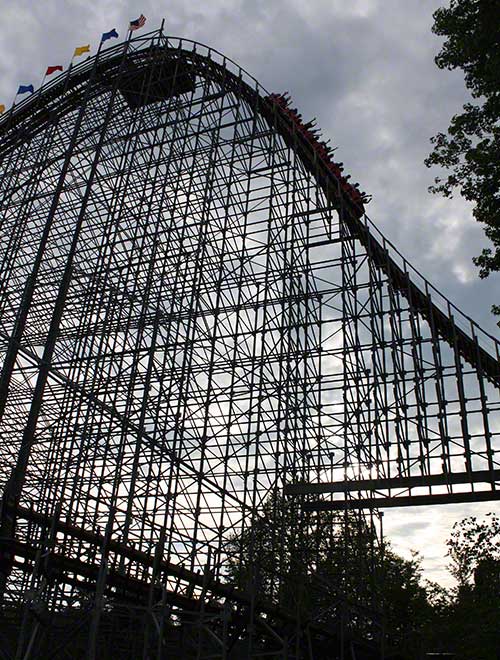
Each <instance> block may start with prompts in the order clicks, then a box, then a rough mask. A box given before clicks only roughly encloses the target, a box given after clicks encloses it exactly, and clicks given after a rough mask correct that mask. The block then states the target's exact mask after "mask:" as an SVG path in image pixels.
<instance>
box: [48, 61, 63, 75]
mask: <svg viewBox="0 0 500 660" xmlns="http://www.w3.org/2000/svg"><path fill="white" fill-rule="evenodd" d="M62 70H63V68H62V66H61V65H60V64H58V65H57V66H48V67H47V71H46V72H45V75H46V76H50V74H51V73H54V71H62Z"/></svg>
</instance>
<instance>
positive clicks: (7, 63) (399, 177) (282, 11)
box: [0, 0, 500, 583]
mask: <svg viewBox="0 0 500 660" xmlns="http://www.w3.org/2000/svg"><path fill="white" fill-rule="evenodd" d="M444 1H445V0H441V1H440V0H405V2H401V0H351V1H350V3H346V2H345V0H307V2H306V1H305V0H206V1H205V2H203V3H195V2H193V3H190V2H186V0H169V1H168V2H165V3H162V2H159V1H158V0H155V2H151V0H142V2H140V3H137V2H135V3H133V2H131V1H128V0H127V1H125V0H113V1H111V0H104V1H101V0H98V1H97V0H96V1H94V2H88V0H85V1H83V0H65V1H63V0H45V1H44V2H42V3H40V2H34V1H33V0H15V2H14V1H13V0H4V2H3V3H2V5H3V6H2V23H3V30H2V39H1V41H0V103H4V104H5V105H6V106H7V107H8V106H10V104H11V101H12V97H13V95H14V93H15V90H16V89H17V86H18V85H19V84H29V83H32V84H34V85H35V87H37V86H38V84H39V82H40V80H41V77H42V74H43V71H44V70H45V68H46V66H47V65H54V64H64V65H66V64H68V62H69V59H70V58H71V55H72V52H73V49H74V47H75V46H79V45H83V44H87V43H89V42H90V44H91V47H92V50H93V51H95V49H96V47H97V44H98V40H99V37H100V34H101V33H102V32H104V31H108V30H110V29H111V28H116V29H117V30H118V32H119V33H120V34H121V35H122V36H123V35H124V34H125V32H126V26H127V23H128V21H129V20H130V19H134V18H137V17H138V15H139V14H140V13H141V12H142V13H143V14H145V15H146V17H147V28H149V29H153V28H154V27H156V26H159V24H160V22H161V19H162V18H165V21H166V31H167V33H168V34H171V35H173V36H183V37H187V38H190V39H194V40H197V41H200V42H202V43H205V44H207V45H210V46H212V47H214V48H216V49H217V50H219V51H222V52H223V53H224V54H225V55H227V56H228V57H230V58H232V59H233V60H236V61H237V62H238V63H239V64H240V65H241V66H242V67H243V68H245V69H246V70H247V71H248V72H249V73H251V74H252V75H254V76H255V77H256V78H257V79H258V80H259V82H260V83H261V84H262V85H263V86H264V87H265V88H267V89H268V90H270V91H283V90H289V91H290V93H291V95H292V97H293V99H294V105H296V106H297V107H298V108H299V110H300V112H301V113H302V114H303V116H304V117H305V118H309V117H312V116H316V117H317V118H318V125H319V126H320V127H321V128H322V129H323V133H324V135H325V136H326V137H330V138H331V139H332V143H334V144H335V145H337V146H338V152H337V155H338V157H339V159H340V160H342V161H343V162H344V163H345V165H346V171H347V172H350V173H351V174H352V177H353V179H354V180H357V181H359V182H360V183H361V187H362V189H364V190H366V191H367V192H369V193H371V194H373V202H372V203H371V204H370V206H369V207H368V213H369V215H370V217H371V218H372V220H373V221H374V222H375V223H376V224H377V225H378V227H379V228H380V229H381V230H382V231H383V232H384V234H385V235H386V236H387V237H388V238H389V239H390V240H391V241H392V242H393V243H395V244H396V245H397V246H398V248H399V250H400V251H401V252H402V253H403V254H404V255H405V256H406V257H407V258H408V260H409V261H410V262H411V263H412V264H413V265H414V266H415V267H417V268H418V269H419V270H421V272H422V273H423V274H424V275H425V276H426V277H427V278H428V279H429V280H430V281H431V282H433V284H434V285H435V286H437V288H439V289H440V290H441V291H442V292H443V293H444V294H445V295H447V296H448V297H449V298H450V299H451V300H452V301H453V302H454V303H455V304H457V306H458V307H459V308H461V309H462V311H463V312H464V313H465V314H467V315H469V316H471V317H473V318H474V319H476V320H477V321H478V322H479V323H480V324H481V325H482V326H483V327H484V328H485V329H486V330H488V331H490V332H491V333H493V334H497V335H498V328H497V327H496V325H495V322H494V318H493V317H492V316H491V314H490V311H489V310H490V307H491V305H492V303H499V302H500V295H498V293H499V292H500V276H497V278H496V279H495V278H490V279H489V280H485V281H480V280H479V279H478V277H477V271H476V269H475V267H474V266H473V264H472V261H471V259H472V257H473V256H474V255H476V254H478V253H479V252H480V250H481V249H482V247H483V246H485V245H486V241H485V239H484V238H483V234H482V230H481V228H480V227H479V225H477V223H475V221H474V220H473V219H472V216H471V209H470V207H469V206H468V205H467V204H466V203H465V202H464V201H463V200H461V199H460V198H458V199H453V200H444V199H441V198H437V197H434V196H432V195H430V194H429V193H428V192H427V187H428V186H429V184H430V183H432V179H433V176H434V173H433V172H430V171H429V170H427V169H426V167H425V166H424V164H423V160H424V158H425V157H426V155H427V154H428V152H429V150H430V144H429V138H430V136H431V135H433V134H435V133H436V132H437V131H439V130H445V129H446V127H447V126H448V123H449V119H450V117H451V116H452V115H453V114H454V113H455V112H457V111H458V110H459V109H460V107H461V105H462V103H463V102H464V101H465V100H467V98H468V95H467V92H466V90H465V88H464V84H463V78H462V76H461V74H460V73H458V72H443V71H440V70H439V69H437V67H436V66H435V64H434V56H435V54H436V53H437V52H438V50H439V48H440V44H441V40H440V39H439V38H438V37H436V36H434V35H433V34H432V33H431V26H432V22H433V21H432V13H433V11H434V10H435V9H436V8H437V7H439V6H440V5H441V4H443V3H444ZM473 508H474V512H475V513H480V512H484V511H487V510H494V509H495V508H496V509H497V510H498V506H497V505H495V504H494V503H491V504H485V505H480V506H478V505H475V507H472V506H468V507H467V506H461V505H453V506H447V507H437V508H434V509H432V511H431V510H429V509H427V508H424V507H422V508H420V509H419V510H409V509H408V510H404V511H401V510H399V511H397V512H396V511H391V510H388V511H387V513H386V515H385V528H386V530H387V532H388V535H389V537H391V538H392V539H393V541H394V544H395V546H396V548H397V549H398V550H399V551H401V552H403V553H407V552H408V551H409V549H410V548H411V547H413V548H415V549H417V550H419V551H420V552H421V553H422V554H423V555H424V557H425V562H424V565H425V568H426V571H427V575H428V576H429V577H431V578H432V579H439V580H440V581H442V582H448V583H449V581H450V580H449V577H448V575H447V573H446V570H445V569H444V566H445V559H444V557H443V555H444V552H445V546H444V538H445V537H446V536H447V534H448V533H449V530H450V528H451V525H452V524H453V521H455V520H457V519H458V518H460V517H462V516H463V515H468V514H471V513H472V509H473Z"/></svg>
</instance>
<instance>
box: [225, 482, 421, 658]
mask: <svg viewBox="0 0 500 660" xmlns="http://www.w3.org/2000/svg"><path fill="white" fill-rule="evenodd" d="M229 554H230V559H229V560H228V564H227V572H228V578H229V579H230V581H232V582H233V583H235V584H236V585H237V586H238V587H239V588H240V589H245V590H248V589H254V590H255V592H256V595H257V597H260V598H264V599H268V600H272V601H273V602H275V603H278V604H279V605H280V606H281V607H282V608H284V609H286V610H288V611H290V612H291V613H293V614H294V615H295V616H297V617H298V618H299V619H301V620H302V621H309V620H312V621H314V622H315V623H319V624H322V625H324V626H330V627H338V626H339V622H340V621H342V622H343V623H344V625H345V626H346V628H347V629H348V630H349V632H350V633H351V634H353V635H355V636H359V637H363V638H365V639H374V638H375V637H376V636H378V637H380V636H381V635H382V634H383V635H384V636H385V639H386V645H387V647H398V648H400V649H402V650H403V652H405V656H404V657H407V658H417V657H419V653H420V645H421V635H420V634H419V631H420V630H421V629H422V627H423V625H424V624H425V622H426V621H427V620H428V619H429V618H430V613H431V608H430V605H429V604H428V602H427V597H426V592H425V589H424V587H422V586H421V584H420V582H421V568H420V559H419V557H418V556H417V555H415V556H414V557H413V558H412V559H410V560H407V559H404V558H402V557H400V556H398V555H397V554H396V553H395V552H394V551H393V550H392V548H391V547H390V544H388V543H385V544H381V543H380V542H379V539H378V537H377V534H376V531H375V529H374V527H373V526H372V524H371V521H370V519H369V517H367V516H365V515H364V514H362V513H361V512H348V513H341V514H339V513H338V512H331V511H327V512H307V513H304V512H303V511H302V509H301V508H300V507H299V506H298V505H297V502H296V501H291V500H286V499H283V498H282V497H280V496H279V495H273V496H271V497H269V498H268V500H267V501H266V502H265V503H264V505H263V508H262V515H261V516H260V517H259V518H258V519H256V520H255V521H254V523H253V524H252V525H250V526H249V527H248V528H247V529H246V530H245V531H244V532H243V533H242V534H240V535H238V536H234V537H233V538H232V540H231V543H230V547H229Z"/></svg>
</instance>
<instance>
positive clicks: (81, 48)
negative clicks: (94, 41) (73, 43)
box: [73, 44, 90, 57]
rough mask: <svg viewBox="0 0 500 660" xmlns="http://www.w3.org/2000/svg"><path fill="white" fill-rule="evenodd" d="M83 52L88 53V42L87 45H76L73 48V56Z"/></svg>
mask: <svg viewBox="0 0 500 660" xmlns="http://www.w3.org/2000/svg"><path fill="white" fill-rule="evenodd" d="M83 53H90V44H88V45H87V46H78V47H77V48H75V52H74V53H73V57H78V56H79V55H83Z"/></svg>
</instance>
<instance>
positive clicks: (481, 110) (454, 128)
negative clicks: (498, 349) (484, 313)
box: [425, 0, 500, 314]
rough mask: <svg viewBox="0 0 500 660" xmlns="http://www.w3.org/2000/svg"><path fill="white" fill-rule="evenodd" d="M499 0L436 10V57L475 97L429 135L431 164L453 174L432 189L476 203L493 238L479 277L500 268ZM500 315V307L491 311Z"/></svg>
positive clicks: (455, 1)
mask: <svg viewBox="0 0 500 660" xmlns="http://www.w3.org/2000/svg"><path fill="white" fill-rule="evenodd" d="M499 9H500V7H499V3H498V0H451V2H450V5H449V7H443V8H440V9H438V10H437V11H436V12H434V15H433V17H434V26H433V28H432V30H433V32H434V33H435V34H437V35H439V36H442V37H445V42H444V44H443V47H442V49H441V51H440V52H439V54H438V55H437V57H436V60H435V61H436V64H437V66H438V67H439V68H440V69H461V70H462V71H463V72H464V76H465V84H466V87H467V89H468V90H469V91H470V93H471V96H472V99H473V102H471V103H467V104H465V105H464V106H463V112H461V113H459V114H456V115H455V116H454V117H453V118H452V119H451V123H450V126H449V127H448V131H447V133H438V134H437V135H436V136H435V137H433V138H432V139H431V142H432V143H433V144H434V150H433V152H432V153H431V154H430V156H429V157H428V158H427V159H426V161H425V163H426V165H427V166H428V167H430V166H431V165H439V166H441V167H443V168H445V169H446V170H448V172H449V174H448V176H447V178H444V179H441V178H436V179H435V185H434V186H432V187H431V188H430V190H431V191H432V192H435V193H441V194H443V195H444V196H445V197H450V196H451V195H452V193H453V191H454V190H455V189H458V190H459V191H460V193H461V195H462V196H463V197H464V198H465V199H467V200H469V201H471V202H472V203H473V205H474V208H473V215H474V217H475V218H476V220H477V221H478V222H481V223H483V225H484V231H485V234H486V236H487V237H488V239H490V241H491V243H492V247H488V248H485V249H484V250H483V251H482V254H481V255H480V256H478V257H476V258H475V259H474V263H475V264H476V265H477V266H479V269H480V270H479V275H480V277H482V278H483V277H487V276H488V275H489V274H490V273H491V272H493V271H498V270H500V20H499V19H498V17H499V13H500V11H499ZM492 311H493V312H494V313H495V314H500V306H497V305H495V306H494V307H493V310H492Z"/></svg>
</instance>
